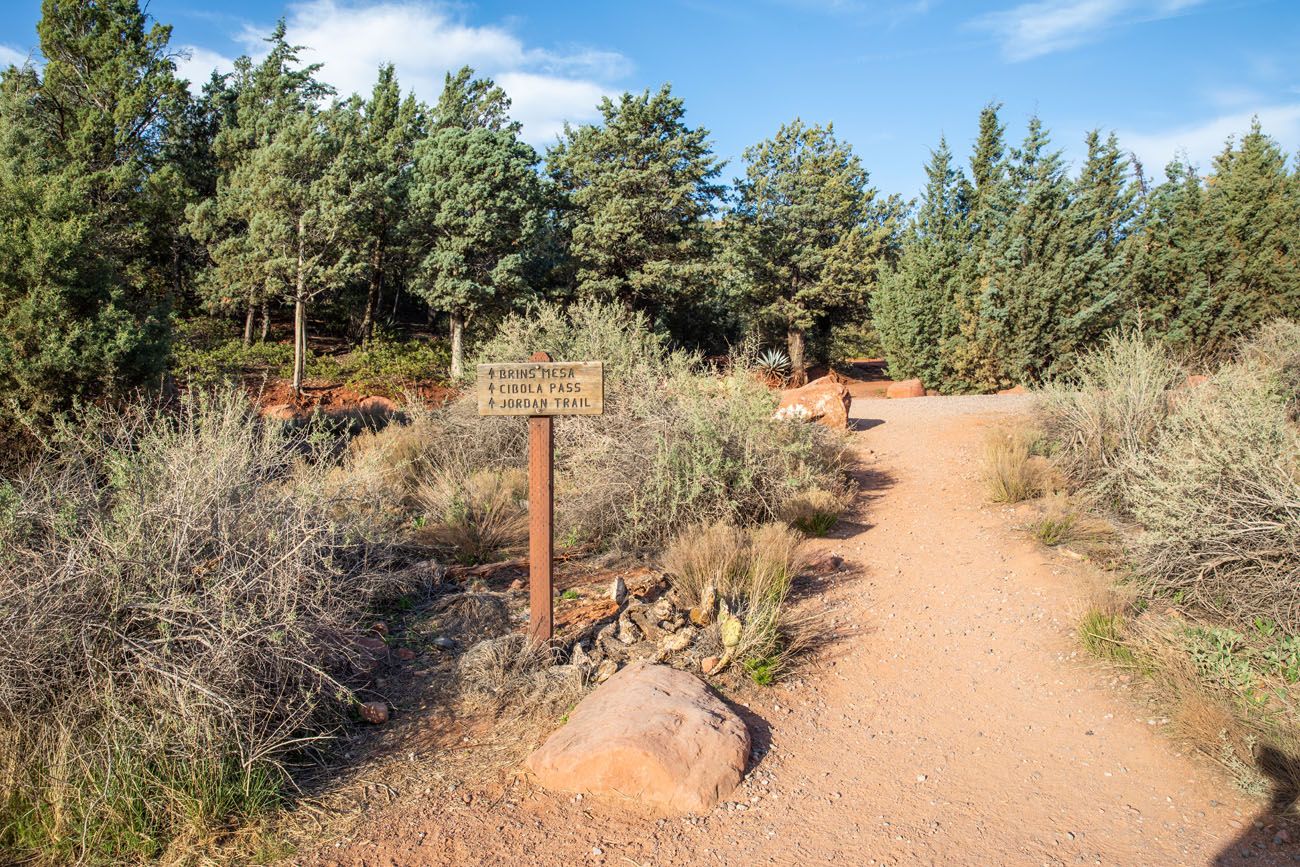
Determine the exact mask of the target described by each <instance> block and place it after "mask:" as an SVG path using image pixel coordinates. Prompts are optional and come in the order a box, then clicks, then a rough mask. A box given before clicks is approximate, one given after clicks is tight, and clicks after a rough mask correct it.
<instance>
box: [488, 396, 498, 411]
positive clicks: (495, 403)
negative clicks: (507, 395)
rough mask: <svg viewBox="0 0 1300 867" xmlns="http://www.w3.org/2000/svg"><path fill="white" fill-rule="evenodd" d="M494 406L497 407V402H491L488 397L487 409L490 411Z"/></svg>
mask: <svg viewBox="0 0 1300 867" xmlns="http://www.w3.org/2000/svg"><path fill="white" fill-rule="evenodd" d="M496 405H497V402H496V401H495V400H493V399H492V398H490V397H489V398H488V409H491V408H492V407H494V406H496Z"/></svg>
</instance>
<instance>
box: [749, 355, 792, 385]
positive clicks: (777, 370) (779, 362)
mask: <svg viewBox="0 0 1300 867" xmlns="http://www.w3.org/2000/svg"><path fill="white" fill-rule="evenodd" d="M754 367H755V369H756V370H757V371H758V373H759V375H760V376H762V377H763V378H764V379H766V380H767V381H768V382H772V383H782V382H785V380H786V377H788V376H789V375H790V356H788V355H786V354H785V353H784V352H782V351H781V350H780V349H776V348H772V349H764V350H763V351H762V352H760V353H759V354H758V358H757V359H755V362H754Z"/></svg>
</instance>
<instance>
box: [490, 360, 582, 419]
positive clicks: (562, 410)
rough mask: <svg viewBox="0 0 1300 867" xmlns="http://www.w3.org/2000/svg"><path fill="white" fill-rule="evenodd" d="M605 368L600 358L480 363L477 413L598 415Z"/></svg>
mask: <svg viewBox="0 0 1300 867" xmlns="http://www.w3.org/2000/svg"><path fill="white" fill-rule="evenodd" d="M547 358H550V356H549V355H548V356H547ZM604 367H605V366H604V364H603V363H602V362H599V361H545V362H532V363H528V364H480V365H479V366H478V414H479V415H530V416H531V415H600V414H601V412H603V410H604V403H605V380H604Z"/></svg>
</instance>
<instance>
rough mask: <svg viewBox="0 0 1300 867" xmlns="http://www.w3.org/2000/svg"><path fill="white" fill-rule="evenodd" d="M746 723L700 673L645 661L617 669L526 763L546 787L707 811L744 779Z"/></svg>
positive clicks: (664, 808)
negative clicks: (707, 683) (705, 683)
mask: <svg viewBox="0 0 1300 867" xmlns="http://www.w3.org/2000/svg"><path fill="white" fill-rule="evenodd" d="M749 747H750V739H749V730H748V729H746V728H745V724H744V722H742V721H741V719H740V717H738V716H736V714H735V713H734V712H733V711H732V710H731V709H730V708H728V707H727V706H726V705H725V704H723V703H722V701H721V700H720V699H719V698H718V697H717V696H716V695H714V694H713V692H712V691H711V690H710V689H709V688H708V687H707V686H705V685H704V683H703V682H701V681H700V680H699V678H697V677H695V676H694V675H691V674H687V673H686V672H684V671H678V670H676V669H674V668H669V667H668V666H666V665H653V664H651V663H648V662H644V661H642V662H635V663H633V664H631V665H629V666H628V667H626V668H624V669H623V670H622V671H620V672H619V673H618V674H616V675H614V676H613V677H611V678H610V679H609V680H608V681H606V682H605V683H604V684H602V685H601V686H599V687H597V688H596V690H595V691H594V692H593V693H592V694H591V695H589V696H587V697H586V698H585V699H583V700H582V701H581V702H580V703H579V704H578V706H577V707H576V708H574V709H573V711H572V712H571V713H570V714H569V721H568V722H567V723H566V724H565V725H564V726H563V727H562V728H560V729H559V730H557V731H556V732H554V733H553V734H552V735H551V736H550V737H549V738H547V740H546V743H544V744H542V746H541V747H539V748H538V749H537V751H536V752H534V753H533V754H532V755H531V756H529V757H528V759H527V761H526V762H525V763H524V765H525V767H527V768H528V770H530V771H532V773H533V774H534V776H535V777H536V778H537V781H538V782H539V783H541V784H542V785H543V786H545V787H546V788H548V789H553V790H555V791H560V792H573V793H581V794H592V795H613V796H618V797H623V798H631V799H633V800H636V801H640V802H641V803H646V804H650V805H652V806H654V807H657V808H659V809H660V810H662V811H664V812H668V813H674V814H684V813H695V814H702V813H706V812H708V811H709V810H710V809H712V808H713V806H714V805H715V804H716V803H717V802H718V800H719V799H721V798H723V797H725V796H726V795H727V794H728V793H729V792H731V790H732V789H734V788H735V787H736V784H737V783H739V782H740V778H741V776H742V775H743V774H744V772H745V762H746V760H747V759H748V757H749Z"/></svg>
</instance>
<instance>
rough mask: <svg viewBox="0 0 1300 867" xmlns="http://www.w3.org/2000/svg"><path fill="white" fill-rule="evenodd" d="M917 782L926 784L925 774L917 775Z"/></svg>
mask: <svg viewBox="0 0 1300 867" xmlns="http://www.w3.org/2000/svg"><path fill="white" fill-rule="evenodd" d="M916 781H917V782H918V783H924V782H925V774H917V775H916Z"/></svg>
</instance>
